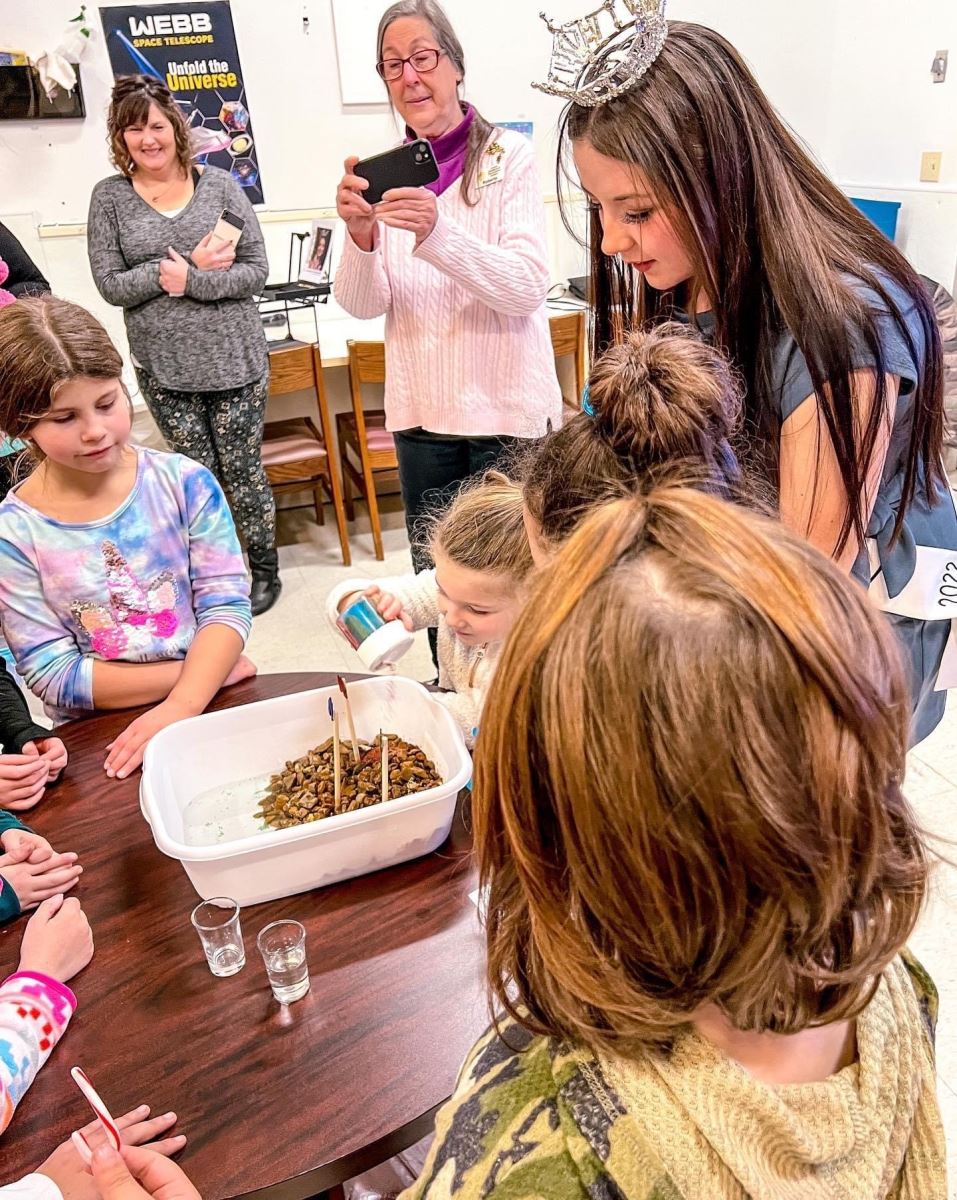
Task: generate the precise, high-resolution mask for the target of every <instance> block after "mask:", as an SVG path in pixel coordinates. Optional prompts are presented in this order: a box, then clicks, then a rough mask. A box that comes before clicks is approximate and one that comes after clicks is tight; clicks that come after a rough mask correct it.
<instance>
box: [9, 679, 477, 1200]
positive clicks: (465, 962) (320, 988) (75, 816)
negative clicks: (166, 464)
mask: <svg viewBox="0 0 957 1200" xmlns="http://www.w3.org/2000/svg"><path fill="white" fill-rule="evenodd" d="M334 681H335V677H334V676H332V675H318V674H289V675H267V676H264V677H263V676H260V677H259V678H257V679H254V680H251V681H249V682H248V683H244V684H240V685H238V686H236V687H234V688H230V689H229V690H228V691H226V692H224V693H222V694H221V695H220V696H219V697H218V698H217V700H216V701H214V703H213V705H212V706H211V707H213V708H227V707H231V706H232V705H235V704H244V703H249V702H251V701H253V700H263V699H267V698H269V697H272V696H278V695H285V694H287V693H291V692H297V691H303V690H305V689H307V688H312V687H322V686H326V685H328V684H330V683H333V682H334ZM130 719H131V714H130V713H129V712H124V713H119V714H109V715H105V716H99V717H94V718H92V719H90V720H88V721H83V722H78V723H76V724H73V725H69V726H67V727H65V729H64V731H63V738H64V741H65V742H66V743H67V746H68V748H69V751H70V764H69V768H68V770H67V774H66V777H65V778H64V780H63V782H62V784H60V785H58V786H57V787H56V788H55V789H54V790H53V791H51V792H50V793H49V794H48V796H47V797H46V798H45V799H44V800H43V802H42V804H41V805H40V806H39V808H38V809H36V810H35V812H34V813H33V814H30V815H29V816H28V821H29V822H30V823H31V824H32V826H33V827H34V828H35V829H36V830H37V832H38V833H41V834H43V835H44V836H45V837H47V838H49V839H50V841H51V842H52V843H53V845H54V847H55V848H56V849H58V850H75V851H77V852H78V853H79V855H80V860H81V862H82V863H83V866H84V868H85V870H84V874H83V877H82V880H81V883H80V886H79V887H78V888H77V890H76V893H75V894H76V895H78V896H79V897H80V899H81V900H82V902H83V906H84V908H85V910H86V912H87V913H88V914H89V918H90V922H91V924H92V926H93V933H94V937H95V940H96V953H95V955H94V958H93V961H92V963H91V964H90V966H89V967H87V968H86V970H85V971H83V972H82V973H81V974H80V975H78V976H77V977H76V979H75V980H73V981H72V983H71V986H72V987H73V988H74V990H75V991H76V993H77V996H78V998H79V1009H78V1011H77V1013H76V1016H75V1017H74V1018H73V1021H72V1023H71V1025H70V1028H69V1029H68V1030H67V1033H66V1036H65V1037H64V1039H63V1041H62V1042H61V1043H60V1045H59V1046H58V1047H57V1049H56V1050H55V1051H54V1053H53V1055H52V1056H51V1059H50V1061H49V1062H48V1063H47V1065H46V1066H45V1067H44V1068H43V1070H42V1071H41V1072H40V1074H39V1076H38V1078H37V1080H36V1082H35V1083H34V1084H33V1086H32V1087H31V1088H30V1091H29V1092H28V1093H27V1095H26V1096H25V1097H24V1099H23V1101H22V1102H21V1104H20V1106H19V1108H18V1109H17V1113H16V1116H15V1118H14V1121H13V1124H12V1125H11V1127H10V1129H9V1130H8V1131H7V1133H6V1134H5V1136H4V1139H3V1154H2V1162H0V1183H8V1182H10V1181H11V1180H13V1179H17V1178H19V1177H20V1176H21V1175H23V1174H25V1173H26V1172H27V1171H29V1170H31V1169H32V1168H33V1167H34V1166H36V1165H37V1164H38V1163H39V1162H40V1161H41V1160H42V1159H43V1158H44V1157H45V1156H46V1155H47V1154H48V1153H49V1152H50V1151H51V1150H52V1149H53V1148H54V1147H55V1146H56V1145H57V1144H58V1143H59V1142H61V1141H63V1140H64V1139H65V1138H67V1137H69V1135H70V1133H71V1131H72V1130H74V1129H76V1128H78V1127H79V1126H80V1125H81V1124H83V1123H84V1122H85V1121H87V1120H88V1119H89V1112H88V1110H87V1109H86V1106H85V1104H84V1101H83V1099H82V1097H81V1096H80V1093H79V1092H78V1091H77V1089H76V1087H75V1086H74V1084H73V1083H72V1082H71V1081H70V1078H69V1068H70V1067H71V1066H73V1065H74V1064H79V1065H80V1066H82V1067H83V1068H84V1069H85V1070H86V1071H87V1072H88V1074H89V1075H90V1078H91V1079H92V1080H93V1082H94V1084H95V1086H96V1088H97V1090H98V1091H99V1092H100V1094H101V1095H102V1096H103V1099H104V1100H105V1101H106V1103H107V1104H108V1106H109V1107H110V1109H111V1111H112V1112H113V1114H114V1115H115V1116H116V1115H119V1114H121V1113H123V1112H126V1111H127V1110H128V1109H130V1108H133V1107H134V1106H135V1105H136V1104H139V1103H141V1102H146V1103H148V1104H150V1105H151V1106H152V1108H153V1111H154V1112H155V1113H161V1112H165V1111H167V1110H169V1109H174V1110H175V1111H176V1112H177V1113H178V1114H179V1125H178V1130H179V1131H180V1132H183V1133H185V1134H186V1135H187V1136H188V1138H189V1141H188V1144H187V1146H186V1149H185V1150H184V1152H183V1153H182V1154H181V1155H180V1157H179V1161H180V1162H181V1163H182V1165H183V1167H184V1168H185V1169H186V1171H187V1172H188V1173H189V1175H190V1177H191V1178H192V1180H193V1182H194V1183H195V1184H196V1186H197V1188H198V1189H199V1191H200V1193H201V1194H202V1195H203V1197H204V1198H205V1200H219V1198H220V1197H231V1196H245V1195H254V1196H257V1197H258V1196H261V1197H267V1196H268V1197H269V1200H302V1198H304V1197H307V1196H312V1195H315V1194H316V1193H317V1192H320V1191H322V1190H324V1189H327V1188H331V1187H333V1186H334V1185H336V1184H337V1183H339V1182H341V1181H342V1180H344V1179H348V1178H349V1177H350V1176H352V1175H354V1174H356V1173H357V1172H359V1171H363V1170H366V1169H368V1168H369V1167H370V1166H372V1165H373V1164H374V1163H376V1162H380V1161H382V1160H383V1159H385V1158H388V1157H389V1156H390V1155H392V1154H395V1153H398V1151H400V1150H402V1149H405V1148H406V1147H407V1146H410V1145H412V1144H413V1143H414V1142H416V1141H417V1140H418V1139H419V1138H420V1137H422V1136H423V1135H424V1134H425V1133H427V1132H428V1131H429V1129H430V1128H431V1121H432V1116H433V1114H434V1112H435V1109H436V1108H437V1106H438V1105H440V1104H441V1103H442V1102H443V1101H444V1100H445V1099H446V1098H447V1097H448V1095H449V1093H450V1091H451V1089H452V1086H453V1083H454V1081H455V1076H456V1074H457V1071H458V1068H459V1066H460V1065H461V1062H462V1060H463V1058H464V1056H465V1054H466V1052H467V1051H468V1049H469V1048H470V1046H471V1045H472V1043H473V1041H474V1040H475V1039H476V1038H477V1037H478V1036H479V1034H480V1033H481V1032H482V1030H483V1029H484V1028H485V1025H486V1024H487V1008H486V1000H485V992H484V986H483V966H484V941H483V937H482V935H481V932H480V930H479V927H478V922H477V919H476V913H475V907H474V905H473V904H472V902H471V901H470V900H469V899H468V893H469V891H470V890H472V889H474V887H475V878H474V871H473V868H472V865H471V861H470V855H469V849H470V841H469V835H468V832H467V830H466V828H465V825H464V823H463V820H462V806H461V804H460V806H459V812H458V814H457V817H456V823H455V826H454V827H453V831H452V835H451V837H450V838H449V839H448V841H446V843H445V844H444V845H443V846H442V847H440V849H439V850H438V851H437V852H436V853H435V854H431V855H429V856H428V857H426V858H422V859H418V860H417V861H415V862H411V863H407V864H405V865H404V866H399V867H393V868H391V869H390V870H387V871H380V872H378V873H376V874H373V875H366V876H363V877H361V878H359V879H354V880H350V881H348V882H346V883H342V884H337V885H336V886H334V887H328V888H324V889H322V890H319V891H314V892H307V893H303V894H300V895H297V896H291V897H289V898H288V899H285V900H277V901H273V902H271V903H269V904H259V905H255V906H252V907H250V908H244V909H243V911H242V925H243V935H244V940H245V943H246V966H245V967H244V969H243V970H242V971H240V972H239V974H238V975H234V976H232V978H230V979H215V978H214V977H213V976H212V975H211V974H210V972H209V969H208V968H207V966H206V963H205V960H204V958H203V954H202V949H201V947H200V944H199V940H198V938H197V936H196V933H195V932H194V930H193V929H192V927H191V926H190V923H189V914H190V910H191V909H192V908H193V906H194V904H196V903H197V897H196V894H195V892H194V891H193V888H192V885H191V884H190V882H189V880H188V879H187V877H186V874H185V872H184V870H183V868H182V866H181V865H180V864H179V863H178V862H177V861H175V860H173V859H169V858H166V857H165V856H164V855H163V854H161V853H160V852H159V851H158V850H157V849H156V846H155V845H154V843H153V838H152V835H151V833H150V830H149V826H148V825H147V824H146V821H145V820H144V819H143V817H142V815H141V813H140V810H139V801H138V787H139V773H137V775H136V776H135V777H134V778H132V779H127V780H123V781H117V780H109V779H107V777H106V776H105V774H104V773H103V769H102V763H103V757H104V747H105V745H106V743H107V742H108V741H110V740H111V738H112V737H113V736H114V735H115V734H116V733H117V731H118V730H120V729H121V728H122V727H123V726H125V725H126V724H127V723H128V722H129V720H130ZM226 769H227V771H228V767H227V768H226ZM278 917H295V918H296V919H297V920H300V921H302V922H303V924H304V925H305V926H306V929H307V931H308V932H307V943H306V944H307V950H308V958H309V968H310V975H311V979H312V988H311V991H310V992H309V994H308V995H307V996H306V997H305V999H303V1000H300V1001H299V1002H298V1003H296V1004H293V1005H290V1006H289V1007H288V1008H285V1009H283V1008H282V1007H280V1005H278V1004H277V1003H276V1002H275V1001H274V1000H273V998H272V994H271V992H270V991H269V986H268V983H267V980H266V974H265V970H264V968H263V965H262V960H261V958H260V956H259V953H258V951H257V949H256V934H257V933H258V932H259V930H260V929H261V928H262V927H263V926H264V925H266V924H267V923H268V922H269V921H274V920H276V919H277V918H278ZM22 928H23V922H22V921H18V922H16V923H15V924H14V925H13V926H12V927H9V926H8V927H7V929H6V930H5V931H4V932H3V933H0V978H3V975H5V974H7V973H8V972H9V971H11V970H13V969H14V968H15V966H16V962H17V950H18V946H19V941H20V934H21V931H22Z"/></svg>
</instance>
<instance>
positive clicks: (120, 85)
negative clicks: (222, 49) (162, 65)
mask: <svg viewBox="0 0 957 1200" xmlns="http://www.w3.org/2000/svg"><path fill="white" fill-rule="evenodd" d="M151 104H155V105H156V107H157V108H158V109H159V110H160V112H161V113H162V114H163V116H164V117H165V118H166V119H167V121H169V123H170V124H171V125H172V126H173V140H174V144H175V147H176V161H177V162H178V163H179V166H180V169H181V170H182V172H183V174H184V175H185V176H187V177H188V176H189V172H190V165H191V162H192V157H191V151H190V146H189V130H188V129H187V127H186V121H185V120H184V118H183V114H182V112H181V111H180V109H179V105H178V104H177V103H176V101H175V100H174V99H173V93H172V92H171V91H170V90H169V88H168V87H167V86H166V84H165V83H163V82H162V81H161V80H159V79H152V78H150V76H149V75H121V76H120V78H119V79H117V81H116V83H115V84H114V85H113V95H112V96H111V97H110V111H109V113H108V115H107V118H106V130H107V141H108V143H109V147H110V159H111V160H112V162H113V165H114V166H115V167H116V169H117V170H118V171H120V172H121V173H122V174H123V175H125V176H126V177H127V179H131V178H132V177H133V173H134V171H135V170H136V164H135V163H134V162H133V159H132V157H131V156H130V152H129V150H128V149H127V148H126V141H125V140H124V138H123V132H124V130H126V129H129V127H130V126H131V125H145V124H146V122H147V120H148V119H149V113H150V105H151Z"/></svg>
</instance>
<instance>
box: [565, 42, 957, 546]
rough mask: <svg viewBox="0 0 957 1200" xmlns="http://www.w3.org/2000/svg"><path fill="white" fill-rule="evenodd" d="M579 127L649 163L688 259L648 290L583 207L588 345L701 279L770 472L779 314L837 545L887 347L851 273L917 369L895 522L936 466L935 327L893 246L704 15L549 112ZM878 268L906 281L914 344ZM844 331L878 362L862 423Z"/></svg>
mask: <svg viewBox="0 0 957 1200" xmlns="http://www.w3.org/2000/svg"><path fill="white" fill-rule="evenodd" d="M579 139H585V140H587V141H588V142H589V144H590V145H591V146H593V147H594V149H595V150H596V151H597V152H598V153H600V154H604V155H607V156H608V157H610V158H613V159H615V160H617V161H619V162H622V163H625V164H629V165H632V166H633V167H634V168H635V169H637V170H639V171H641V172H642V173H643V174H644V175H645V176H646V177H647V180H648V183H649V186H650V187H651V188H652V189H653V191H654V193H655V195H656V198H657V200H658V202H659V203H660V205H661V206H662V207H664V208H665V209H666V210H667V212H668V217H669V220H670V221H671V223H672V225H673V227H674V229H675V232H676V234H677V235H678V237H679V238H680V240H681V242H682V244H683V246H684V249H685V251H686V253H687V254H688V255H689V257H690V258H691V261H692V264H693V268H694V274H693V278H692V280H691V281H690V282H689V284H688V285H687V286H685V287H683V288H681V289H679V290H678V291H677V292H676V293H671V292H658V291H655V289H654V288H652V287H650V286H649V285H648V283H647V282H646V281H645V280H644V279H643V278H642V279H636V277H635V274H634V272H633V271H632V269H631V268H630V267H629V266H628V265H627V264H624V263H622V262H621V261H617V260H615V259H612V258H608V257H606V256H605V255H603V254H602V251H601V225H600V220H599V216H598V214H597V212H594V211H593V212H592V213H591V217H590V240H591V278H592V288H593V302H594V325H593V334H592V336H593V342H594V350H595V352H596V353H597V352H600V351H601V350H603V349H605V348H606V347H607V346H609V345H611V344H612V343H613V342H614V341H616V340H617V337H618V335H619V333H620V331H621V328H622V327H627V326H628V324H630V323H632V322H641V321H645V320H662V319H665V318H667V317H668V316H669V315H670V314H671V313H673V312H674V310H675V308H676V306H682V307H690V309H691V311H693V310H694V305H693V303H691V302H692V301H693V299H694V297H695V295H696V294H698V293H700V292H702V291H703V292H704V293H706V294H707V295H708V296H709V297H710V298H711V299H712V301H713V303H714V305H715V322H716V328H715V334H716V341H717V344H718V345H719V346H720V347H721V349H723V350H724V351H725V353H727V355H728V356H729V358H730V359H731V361H732V363H734V365H735V367H736V368H737V369H738V370H739V371H740V372H741V374H742V376H743V377H744V381H745V387H746V391H745V418H746V424H747V427H748V432H749V447H750V449H749V453H751V454H752V455H753V461H754V462H755V465H756V466H757V467H758V469H759V471H760V474H761V475H763V476H764V478H765V479H767V480H768V481H771V482H773V484H774V486H775V487H776V486H777V479H778V461H779V453H780V447H779V441H780V417H779V414H778V412H777V411H776V408H775V406H774V404H773V403H772V397H773V395H774V388H775V384H774V371H773V365H772V357H773V353H774V350H775V347H776V345H777V344H778V342H779V338H780V336H781V334H782V333H783V332H784V331H786V330H789V331H790V332H791V333H792V334H793V336H794V339H795V342H796V343H797V346H798V347H799V349H800V350H801V351H802V352H803V354H804V357H805V359H806V360H807V366H808V370H809V372H810V376H811V380H812V383H813V387H814V390H815V392H816V393H817V396H818V398H819V402H820V405H821V411H822V414H823V418H824V422H825V424H826V427H827V431H828V435H829V438H830V441H831V444H832V446H833V449H834V454H835V456H836V458H837V462H838V465H839V468H840V474H841V479H842V481H843V484H844V489H845V492H846V495H847V498H848V514H847V518H846V520H845V522H844V527H843V529H842V531H841V535H840V539H839V544H838V549H842V548H843V547H844V546H845V545H846V543H847V540H848V538H849V536H850V534H851V532H852V531H853V532H854V533H855V534H856V536H857V538H858V539H860V540H863V536H864V523H865V522H864V518H863V515H862V503H863V499H864V482H865V474H866V469H867V464H868V463H869V462H870V460H871V456H872V454H873V451H874V448H875V446H876V444H877V440H878V437H879V435H880V432H881V426H882V422H884V421H885V415H886V387H885V378H884V376H885V371H886V358H885V355H884V352H883V351H882V349H881V344H880V339H879V337H878V330H877V326H876V322H875V318H874V315H873V313H872V312H871V311H870V309H869V307H868V304H867V303H866V301H865V300H864V299H863V298H862V296H861V295H860V293H859V291H858V290H856V289H855V287H854V285H853V283H852V281H851V280H852V279H853V278H857V279H860V280H861V281H862V283H863V284H864V285H865V286H866V287H868V288H870V289H872V290H873V292H874V293H876V295H877V296H878V297H879V300H880V303H881V304H883V305H885V306H886V307H887V309H888V311H889V313H890V314H891V316H892V318H893V320H894V322H895V323H896V324H897V325H898V327H899V328H900V331H901V335H902V337H903V338H904V340H905V341H906V344H907V346H908V347H909V349H910V352H911V354H912V356H913V358H914V361H915V363H916V364H917V366H918V369H919V379H918V383H917V388H916V391H915V393H914V397H913V425H912V430H911V436H910V443H909V447H908V452H907V467H906V474H905V479H904V486H903V493H902V496H901V502H900V510H899V512H898V517H897V525H896V529H895V533H896V532H899V530H900V525H901V521H902V520H903V517H904V514H905V511H906V509H907V507H908V505H909V504H910V502H911V500H912V498H913V496H914V494H915V490H916V488H917V486H918V482H919V480H920V478H921V473H922V472H923V477H924V488H925V490H926V495H927V497H928V499H929V498H930V497H931V495H932V490H933V486H934V483H935V481H937V480H939V479H942V478H943V475H942V470H941V466H940V446H941V438H942V430H943V417H942V368H941V351H940V335H939V331H938V329H937V324H936V321H935V319H934V313H933V309H932V307H931V305H930V302H929V301H928V299H927V296H926V295H925V293H924V290H923V288H922V287H921V284H920V280H919V278H918V276H917V274H916V273H915V271H914V270H913V268H912V267H911V266H910V265H909V264H908V263H907V261H906V260H905V258H904V256H903V255H902V254H901V253H900V252H899V251H898V250H897V249H896V248H895V247H894V246H893V245H892V243H891V242H889V241H888V240H887V239H886V238H885V237H884V236H883V235H882V234H881V233H879V232H878V231H877V229H876V228H875V227H874V226H873V225H872V224H871V223H870V221H868V220H867V219H866V218H865V217H864V216H863V215H862V214H861V213H860V212H858V211H857V209H856V208H855V207H854V206H853V205H852V204H851V202H850V201H849V200H848V199H847V198H846V197H845V196H844V195H843V194H842V193H841V192H840V191H839V190H838V188H837V187H835V185H834V184H833V183H831V181H830V180H829V179H828V178H827V177H826V176H825V174H824V173H823V171H821V170H820V168H819V167H818V166H816V165H815V163H814V162H813V161H812V160H811V158H810V157H809V155H808V153H807V152H806V151H805V149H804V148H803V147H802V146H801V145H800V143H799V142H798V141H797V139H796V138H795V137H794V135H793V134H792V133H791V131H790V130H789V129H788V128H787V126H786V125H785V124H784V122H783V121H782V120H781V118H780V117H779V116H778V115H777V113H776V112H775V111H774V109H773V108H772V107H771V105H770V103H769V102H768V100H767V98H766V97H765V95H764V94H763V92H762V91H761V89H760V88H759V86H758V84H757V82H756V80H755V79H754V76H753V75H752V74H751V72H750V70H749V69H748V67H747V66H746V65H745V63H744V61H743V60H742V58H741V57H740V55H739V54H738V53H737V51H735V49H734V48H733V47H732V46H731V45H730V44H729V43H728V42H727V41H726V40H725V39H724V38H723V37H721V36H720V35H719V34H717V33H715V32H714V31H713V30H711V29H706V28H705V27H704V26H701V25H694V24H689V23H687V22H684V21H673V22H671V23H670V24H669V28H668V37H667V40H666V41H665V44H664V48H663V49H662V52H661V54H660V55H659V57H658V58H657V59H656V61H655V62H654V64H653V65H652V66H651V68H650V69H649V70H648V72H647V73H646V75H645V76H644V77H643V78H642V79H641V80H640V82H639V83H638V84H637V85H636V86H635V87H633V88H631V89H630V90H629V91H627V92H625V93H623V94H622V95H621V96H618V97H617V98H615V99H614V100H611V101H609V102H608V103H606V104H602V105H599V106H598V107H596V108H584V107H581V106H578V105H575V104H572V105H570V106H569V107H568V109H567V110H566V112H565V114H564V116H563V118H562V126H561V142H562V146H563V149H564V150H565V151H567V148H568V145H569V143H570V142H573V141H577V140H579ZM563 157H564V156H560V164H559V172H560V174H561V173H562V171H563V167H562V158H563ZM562 190H564V189H561V188H560V192H561V191H562ZM565 215H566V223H567V224H568V226H569V228H572V224H571V216H570V214H568V213H566V214H565ZM880 272H884V273H885V275H886V276H890V277H891V278H892V279H893V280H894V281H896V282H897V283H898V284H900V286H901V288H902V289H903V290H904V291H905V292H906V293H907V295H908V299H909V303H910V304H911V305H912V306H913V309H914V312H915V313H916V316H917V318H918V320H919V322H920V326H921V330H922V334H923V338H924V343H925V353H924V354H923V355H921V354H920V353H919V349H918V347H917V346H916V345H915V340H914V338H913V337H912V336H911V334H910V331H909V330H908V328H907V325H906V323H905V321H904V319H903V316H902V313H901V311H900V307H899V305H898V304H897V303H896V302H895V300H894V299H893V296H892V295H891V294H890V293H889V290H888V288H887V287H886V286H885V284H884V283H883V282H882V280H881V276H880ZM849 277H850V278H849ZM856 342H859V344H860V346H861V347H862V348H863V349H864V350H866V353H867V356H868V358H870V359H873V361H874V363H875V364H876V367H875V369H876V375H877V381H876V387H877V395H876V400H875V403H874V404H873V407H872V410H871V412H870V415H869V416H868V419H867V421H866V422H865V423H864V425H863V429H860V428H857V429H856V428H855V423H856V420H855V405H854V398H853V396H852V379H851V376H852V373H853V371H854V370H855V365H856V364H855V354H854V353H853V350H852V346H853V345H854V344H855V343H856Z"/></svg>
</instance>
